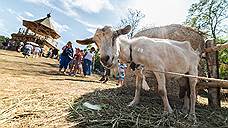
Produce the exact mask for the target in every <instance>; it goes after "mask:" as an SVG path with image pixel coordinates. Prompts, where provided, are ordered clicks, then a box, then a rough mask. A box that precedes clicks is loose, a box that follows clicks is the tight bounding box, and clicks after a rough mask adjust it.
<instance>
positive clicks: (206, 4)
mask: <svg viewBox="0 0 228 128" xmlns="http://www.w3.org/2000/svg"><path fill="white" fill-rule="evenodd" d="M188 14H189V15H188V17H187V20H186V23H185V24H187V25H190V26H191V27H196V28H197V29H198V30H201V31H206V32H207V33H208V34H209V35H210V36H211V37H213V38H214V39H217V35H218V34H220V33H221V32H226V31H227V28H226V27H227V26H225V27H224V26H223V23H224V21H225V20H227V19H228V1H227V0H200V1H199V3H195V4H192V5H191V7H190V9H189V12H188ZM224 28H225V29H226V30H224Z"/></svg>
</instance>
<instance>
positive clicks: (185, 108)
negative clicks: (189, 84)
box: [182, 92, 190, 113]
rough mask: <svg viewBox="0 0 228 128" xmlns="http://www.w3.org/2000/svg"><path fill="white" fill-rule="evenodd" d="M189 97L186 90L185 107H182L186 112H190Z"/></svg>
mask: <svg viewBox="0 0 228 128" xmlns="http://www.w3.org/2000/svg"><path fill="white" fill-rule="evenodd" d="M189 105H190V103H189V97H188V94H187V92H185V95H184V105H183V108H182V111H183V112H184V113H188V112H189Z"/></svg>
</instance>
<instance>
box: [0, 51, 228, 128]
mask: <svg viewBox="0 0 228 128" xmlns="http://www.w3.org/2000/svg"><path fill="white" fill-rule="evenodd" d="M57 64H58V62H57V61H55V60H51V59H45V58H38V59H31V58H29V59H24V58H23V57H22V55H21V54H19V53H16V52H11V51H4V50H0V81H1V86H0V128H23V127H24V128H28V127H29V128H37V127H40V128H67V127H72V128H74V127H75V128H112V127H113V128H134V127H136V128H137V127H140V128H149V127H193V122H191V120H188V119H187V116H186V115H185V114H183V113H181V112H179V110H180V107H181V106H180V104H181V101H180V100H179V99H178V98H177V97H176V96H173V95H169V98H170V102H171V105H172V106H173V107H174V109H175V112H174V113H173V114H172V115H169V116H168V115H165V114H163V113H162V101H161V99H160V97H159V96H158V95H157V94H155V93H154V92H152V91H149V92H142V98H141V102H140V104H139V105H137V106H136V107H127V104H128V103H129V102H130V101H131V100H132V98H133V95H134V88H133V87H122V88H117V87H116V86H115V83H114V82H113V81H110V82H108V84H101V83H99V82H97V80H98V79H99V77H98V76H92V77H87V78H82V77H69V76H63V75H58V74H57V73H56V71H57V70H58V68H57ZM85 102H89V103H92V104H98V105H101V107H102V110H101V111H95V110H91V109H88V108H85V107H84V106H82V104H83V103H85ZM223 102H225V101H223ZM226 103H227V102H226ZM196 112H197V117H198V123H196V124H194V126H196V127H228V120H227V119H228V116H227V115H228V109H227V108H221V109H216V110H213V109H209V108H207V107H206V106H204V105H201V104H198V105H197V107H196Z"/></svg>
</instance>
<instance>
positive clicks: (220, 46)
mask: <svg viewBox="0 0 228 128" xmlns="http://www.w3.org/2000/svg"><path fill="white" fill-rule="evenodd" d="M226 48H228V42H227V43H225V44H217V45H216V46H213V47H209V48H206V49H204V52H215V51H218V50H222V49H226Z"/></svg>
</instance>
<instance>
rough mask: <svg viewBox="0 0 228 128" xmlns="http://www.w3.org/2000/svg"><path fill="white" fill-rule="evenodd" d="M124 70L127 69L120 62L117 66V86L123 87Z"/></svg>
mask: <svg viewBox="0 0 228 128" xmlns="http://www.w3.org/2000/svg"><path fill="white" fill-rule="evenodd" d="M126 69H127V65H126V64H124V63H122V62H120V63H119V64H118V74H119V77H118V84H119V86H123V83H124V77H125V75H126Z"/></svg>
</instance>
